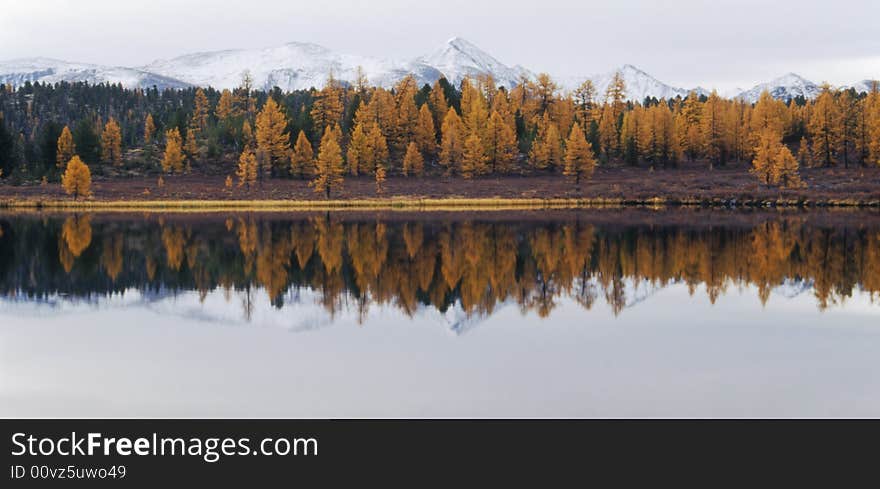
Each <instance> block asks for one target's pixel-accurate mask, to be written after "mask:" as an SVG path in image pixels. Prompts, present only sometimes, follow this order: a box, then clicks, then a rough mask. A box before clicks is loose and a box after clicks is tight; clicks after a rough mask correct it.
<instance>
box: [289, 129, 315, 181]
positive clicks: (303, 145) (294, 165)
mask: <svg viewBox="0 0 880 489" xmlns="http://www.w3.org/2000/svg"><path fill="white" fill-rule="evenodd" d="M314 170H315V153H314V150H312V143H310V142H309V138H308V137H306V133H305V132H304V131H300V132H299V135H298V136H297V137H296V144H295V145H294V146H293V152H292V153H291V154H290V172H291V173H292V174H293V175H295V176H296V177H299V178H305V177H306V176H311V174H312V172H313V171H314Z"/></svg>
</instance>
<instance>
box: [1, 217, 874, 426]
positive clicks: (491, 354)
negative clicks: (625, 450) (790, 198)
mask: <svg viewBox="0 0 880 489" xmlns="http://www.w3.org/2000/svg"><path fill="white" fill-rule="evenodd" d="M878 294H880V215H878V214H877V213H870V212H821V211H812V212H810V213H794V212H785V213H781V212H761V213H749V212H743V211H708V210H706V211H696V210H691V211H683V210H682V211H666V212H660V211H649V210H629V211H590V212H588V211H580V212H575V211H571V212H543V213H539V212H493V213H458V214H455V213H447V214H442V213H436V214H434V213H431V214H411V213H394V212H387V213H381V214H374V213H369V214H368V213H363V214H359V213H335V214H334V213H331V214H327V213H314V214H228V215H227V214H209V215H194V214H181V215H176V214H168V215H161V214H149V215H108V214H95V215H92V214H79V215H73V214H35V213H29V214H0V416H147V415H149V416H199V417H205V416H242V417H260V416H306V417H362V416H392V417H398V416H493V417H496V416H856V415H857V416H865V415H867V416H880V303H878V300H880V296H878Z"/></svg>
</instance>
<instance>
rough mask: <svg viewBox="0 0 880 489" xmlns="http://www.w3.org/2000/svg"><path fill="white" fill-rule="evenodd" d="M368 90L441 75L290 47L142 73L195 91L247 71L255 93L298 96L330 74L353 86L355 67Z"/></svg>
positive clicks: (232, 83) (219, 54)
mask: <svg viewBox="0 0 880 489" xmlns="http://www.w3.org/2000/svg"><path fill="white" fill-rule="evenodd" d="M359 66H360V67H361V68H362V69H363V72H364V74H365V75H366V77H367V79H368V81H369V82H370V83H371V84H375V85H380V86H383V87H386V88H387V87H390V86H392V85H394V83H396V82H397V81H398V80H400V79H401V78H403V77H405V76H406V75H407V74H409V73H413V74H414V75H415V77H416V79H417V80H418V81H419V84H422V83H431V82H433V81H434V80H436V79H437V78H439V76H440V74H439V72H437V70H436V69H434V68H432V67H430V66H426V65H423V64H420V63H415V62H409V63H408V62H397V61H393V60H386V59H381V58H372V57H368V56H355V55H348V54H339V53H336V52H333V51H331V50H329V49H327V48H325V47H323V46H319V45H317V44H310V43H299V42H292V43H288V44H285V45H283V46H278V47H272V48H266V49H235V50H228V51H214V52H207V53H195V54H188V55H184V56H180V57H177V58H174V59H170V60H163V61H155V62H153V63H151V64H149V65H147V66H144V67H143V68H142V69H143V70H145V71H149V72H153V73H159V74H161V75H164V76H168V77H172V78H177V79H180V80H184V81H186V82H187V83H190V84H192V85H198V86H212V87H214V88H234V87H236V86H238V85H240V84H241V78H242V74H243V73H244V72H245V71H246V70H248V71H250V73H251V75H252V76H253V79H254V85H255V86H256V87H257V88H262V89H271V88H272V87H274V86H277V87H279V88H281V89H282V90H286V91H289V90H303V89H309V88H311V87H316V88H320V87H322V86H324V83H325V82H326V81H327V77H328V75H329V74H330V73H332V74H333V76H334V77H335V78H336V79H337V80H340V81H344V82H348V83H354V82H355V81H356V80H357V69H358V67H359Z"/></svg>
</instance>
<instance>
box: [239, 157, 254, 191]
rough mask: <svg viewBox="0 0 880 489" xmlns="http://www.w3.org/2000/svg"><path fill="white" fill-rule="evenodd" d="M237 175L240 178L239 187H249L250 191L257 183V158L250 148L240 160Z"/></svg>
mask: <svg viewBox="0 0 880 489" xmlns="http://www.w3.org/2000/svg"><path fill="white" fill-rule="evenodd" d="M235 175H236V176H237V177H238V186H239V187H243V186H247V188H248V189H250V188H251V186H252V185H254V184H256V183H257V157H256V156H254V151H253V150H252V149H250V148H245V149H244V151H242V152H241V156H239V158H238V167H237V168H236V171H235Z"/></svg>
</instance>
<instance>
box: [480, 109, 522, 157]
mask: <svg viewBox="0 0 880 489" xmlns="http://www.w3.org/2000/svg"><path fill="white" fill-rule="evenodd" d="M501 98H502V97H500V96H499V97H496V100H498V99H501ZM485 144H486V158H487V163H488V165H489V170H490V171H491V172H492V173H495V172H501V173H508V172H510V170H511V169H512V168H513V164H514V162H515V161H516V155H517V147H516V127H515V126H514V125H513V122H512V121H510V122H509V121H507V120H505V118H504V116H502V115H501V114H500V113H498V112H497V111H494V110H493V111H492V115H491V116H489V122H488V124H487V125H486V140H485Z"/></svg>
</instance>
